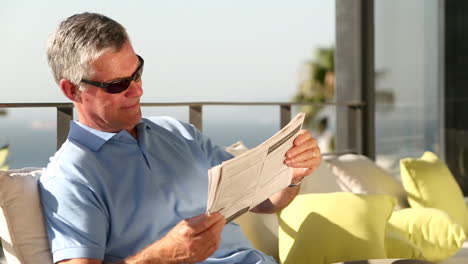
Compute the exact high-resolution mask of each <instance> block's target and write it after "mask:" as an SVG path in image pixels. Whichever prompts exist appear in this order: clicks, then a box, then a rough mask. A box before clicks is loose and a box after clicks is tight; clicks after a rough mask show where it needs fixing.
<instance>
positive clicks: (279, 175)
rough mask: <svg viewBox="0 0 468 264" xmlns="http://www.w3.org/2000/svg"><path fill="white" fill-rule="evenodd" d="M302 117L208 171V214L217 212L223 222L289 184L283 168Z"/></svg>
mask: <svg viewBox="0 0 468 264" xmlns="http://www.w3.org/2000/svg"><path fill="white" fill-rule="evenodd" d="M304 116H305V114H304V113H299V114H297V115H296V116H295V117H294V118H293V119H292V120H291V122H289V123H288V124H287V125H286V126H285V127H283V128H282V129H281V130H280V131H278V132H277V133H276V134H275V135H273V136H272V137H271V138H269V139H267V140H266V141H265V142H263V143H261V144H260V145H258V146H257V147H255V148H253V149H251V150H249V151H247V152H244V153H243V154H241V155H239V156H237V157H235V158H233V159H230V160H228V161H225V162H223V163H222V164H220V165H218V166H215V167H213V168H211V169H210V170H209V171H208V202H207V213H213V212H220V213H221V214H222V215H223V216H224V217H225V218H226V222H230V221H232V220H234V219H235V218H237V217H238V216H240V215H242V214H243V213H245V212H247V211H249V210H250V209H251V208H254V207H255V206H257V205H258V204H260V203H261V202H263V201H265V200H266V199H268V198H269V197H270V196H272V195H273V194H274V193H276V192H278V191H280V190H282V189H284V188H286V187H287V186H288V185H289V184H290V183H291V178H292V169H291V168H289V167H288V166H286V165H285V164H284V159H285V154H286V152H287V151H288V150H289V149H290V148H291V147H292V146H293V141H294V139H295V138H296V135H297V133H298V132H299V130H301V128H302V124H303V122H304Z"/></svg>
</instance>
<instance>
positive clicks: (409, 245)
mask: <svg viewBox="0 0 468 264" xmlns="http://www.w3.org/2000/svg"><path fill="white" fill-rule="evenodd" d="M395 234H397V235H399V236H400V238H402V239H401V240H397V239H392V238H394V237H395ZM465 238H466V236H465V232H464V231H463V228H462V227H461V226H460V225H459V224H457V223H456V222H455V221H453V220H452V219H451V218H450V216H449V215H447V213H445V212H444V211H441V210H439V209H435V208H408V209H403V210H400V211H396V212H394V213H393V214H392V216H391V217H390V220H389V222H388V226H387V239H386V244H385V247H386V249H387V257H388V258H412V259H424V260H429V261H434V262H438V261H441V260H444V259H447V258H449V257H450V256H452V255H454V254H455V253H456V252H457V251H458V250H459V249H460V248H461V247H462V245H463V242H464V241H465Z"/></svg>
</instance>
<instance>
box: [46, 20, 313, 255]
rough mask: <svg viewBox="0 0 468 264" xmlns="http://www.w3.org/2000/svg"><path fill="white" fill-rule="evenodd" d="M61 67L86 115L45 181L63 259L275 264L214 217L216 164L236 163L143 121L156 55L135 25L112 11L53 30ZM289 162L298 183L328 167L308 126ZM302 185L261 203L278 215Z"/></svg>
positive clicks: (175, 130)
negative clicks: (134, 41)
mask: <svg viewBox="0 0 468 264" xmlns="http://www.w3.org/2000/svg"><path fill="white" fill-rule="evenodd" d="M47 55H48V59H49V64H50V66H51V68H52V72H53V74H54V77H55V80H56V82H57V83H58V85H59V86H60V88H61V90H62V92H63V94H64V95H65V96H66V97H68V98H69V99H70V100H72V101H73V102H74V105H75V107H76V109H77V112H78V118H79V122H72V124H71V128H70V133H69V135H68V139H67V141H66V142H65V143H64V144H63V145H62V147H61V148H60V150H59V151H58V152H57V153H56V154H55V156H54V157H53V158H52V159H51V161H50V163H49V165H48V166H47V169H46V171H45V173H44V175H43V176H42V177H41V179H40V190H41V198H42V204H43V210H44V213H45V217H46V222H47V231H48V234H49V239H50V245H51V249H52V254H53V259H54V262H56V263H72V264H78V263H89V264H90V263H93V264H94V263H103V262H113V263H140V264H141V263H195V262H203V263H275V261H274V260H273V259H272V258H271V257H269V256H266V255H265V254H263V253H262V252H259V251H256V250H254V249H253V248H252V247H251V245H250V244H249V242H248V241H247V239H246V238H245V237H244V235H243V234H242V232H241V230H240V228H239V226H238V225H236V224H234V223H228V224H226V223H225V219H224V217H223V216H222V215H221V214H219V213H215V214H210V215H206V214H204V213H205V210H206V208H205V204H206V199H207V170H208V169H209V168H210V167H212V166H214V165H217V164H219V163H220V162H222V161H223V160H227V159H229V158H232V156H231V155H229V154H228V153H227V152H225V151H224V150H223V149H221V148H219V147H218V146H215V145H213V144H212V143H211V141H210V140H209V139H207V138H206V137H204V136H203V135H202V134H200V133H199V132H198V131H197V130H196V129H195V128H194V127H193V126H191V125H188V124H185V123H182V122H179V121H176V120H174V119H172V118H168V117H153V118H142V116H141V111H140V97H141V96H142V94H143V90H142V82H141V75H142V72H143V65H144V60H143V58H142V57H141V56H139V55H137V54H136V53H135V51H134V50H133V47H132V45H131V43H130V40H129V38H128V36H127V33H126V31H125V29H124V28H123V27H122V25H120V24H119V23H117V22H115V21H114V20H112V19H110V18H108V17H105V16H103V15H100V14H93V13H83V14H77V15H73V16H71V17H69V18H68V19H66V20H65V21H63V22H62V23H61V24H60V25H59V27H58V29H57V30H56V32H55V33H54V34H53V35H52V36H51V37H50V41H49V45H48V51H47ZM294 145H295V146H294V147H292V148H291V149H290V150H289V151H288V153H287V157H286V158H285V163H286V164H287V165H288V166H290V167H294V168H295V169H294V177H293V183H298V182H300V181H301V180H302V178H303V177H305V176H306V175H308V174H310V173H311V172H312V171H313V170H314V169H315V167H316V166H318V164H319V162H320V150H319V149H318V148H317V144H316V141H315V140H314V139H313V138H312V137H311V135H310V133H308V132H306V131H301V133H300V134H299V136H297V138H296V139H295V140H294ZM298 190H299V187H297V186H294V187H288V188H286V189H284V190H282V191H280V192H279V193H277V194H275V195H273V197H271V198H270V199H268V200H266V201H264V202H263V203H262V204H260V205H259V206H257V207H256V208H254V209H252V211H254V212H258V213H273V212H276V211H278V210H280V209H281V208H284V207H285V206H286V205H287V204H289V203H290V202H291V201H292V199H293V198H294V197H295V196H296V194H297V192H298Z"/></svg>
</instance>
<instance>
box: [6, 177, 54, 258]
mask: <svg viewBox="0 0 468 264" xmlns="http://www.w3.org/2000/svg"><path fill="white" fill-rule="evenodd" d="M41 172H42V169H38V168H25V169H21V170H10V171H0V208H1V210H0V237H1V238H2V246H3V251H4V253H5V257H6V260H7V262H8V263H9V264H33V263H34V264H37V263H40V264H51V263H52V257H51V254H50V249H49V243H48V240H47V233H46V230H45V224H44V217H43V214H42V209H41V203H40V200H39V199H40V198H39V191H38V188H37V179H38V178H39V177H40V175H41Z"/></svg>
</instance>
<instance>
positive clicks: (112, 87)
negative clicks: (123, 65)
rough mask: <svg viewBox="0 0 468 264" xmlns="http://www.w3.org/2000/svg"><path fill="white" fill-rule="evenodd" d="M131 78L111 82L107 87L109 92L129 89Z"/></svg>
mask: <svg viewBox="0 0 468 264" xmlns="http://www.w3.org/2000/svg"><path fill="white" fill-rule="evenodd" d="M130 82H131V80H122V81H120V82H115V83H112V84H109V86H108V87H107V92H108V93H111V94H116V93H121V92H123V91H125V90H127V88H128V86H129V85H130Z"/></svg>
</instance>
